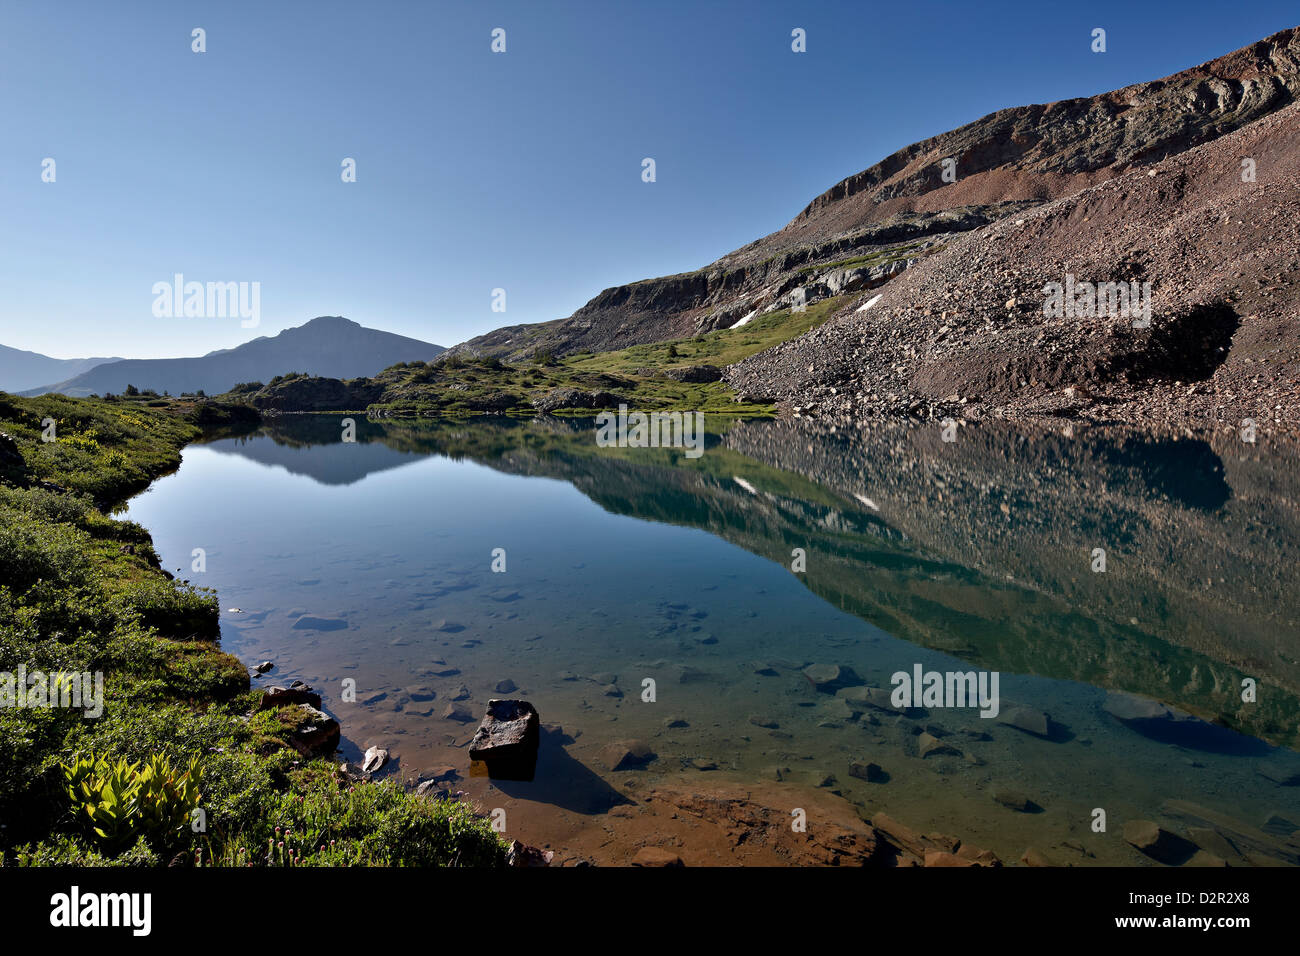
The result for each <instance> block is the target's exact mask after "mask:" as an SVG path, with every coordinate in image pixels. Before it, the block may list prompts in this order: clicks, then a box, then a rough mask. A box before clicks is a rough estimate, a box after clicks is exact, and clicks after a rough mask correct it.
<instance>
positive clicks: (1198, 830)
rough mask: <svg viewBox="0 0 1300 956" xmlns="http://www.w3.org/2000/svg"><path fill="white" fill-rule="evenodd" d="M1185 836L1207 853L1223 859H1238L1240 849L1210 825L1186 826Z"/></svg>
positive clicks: (1239, 857)
mask: <svg viewBox="0 0 1300 956" xmlns="http://www.w3.org/2000/svg"><path fill="white" fill-rule="evenodd" d="M1187 838H1188V839H1189V840H1191V841H1192V842H1193V843H1195V844H1196V845H1197V846H1198V847H1200V848H1201V849H1202V850H1205V851H1206V852H1207V853H1213V854H1214V855H1215V856H1217V857H1219V858H1220V859H1223V860H1240V859H1241V851H1240V850H1238V849H1237V847H1236V845H1235V844H1233V842H1232V841H1231V840H1229V839H1228V838H1227V837H1225V836H1224V835H1223V834H1222V833H1220V832H1219V831H1218V830H1215V829H1214V828H1212V827H1188V828H1187Z"/></svg>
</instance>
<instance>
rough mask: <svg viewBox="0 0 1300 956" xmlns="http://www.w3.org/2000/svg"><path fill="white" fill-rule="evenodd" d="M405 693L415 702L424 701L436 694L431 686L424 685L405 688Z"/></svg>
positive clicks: (431, 698)
mask: <svg viewBox="0 0 1300 956" xmlns="http://www.w3.org/2000/svg"><path fill="white" fill-rule="evenodd" d="M406 694H407V696H408V697H410V698H411V700H413V701H416V702H417V703H424V702H426V701H430V700H433V699H434V698H435V697H437V696H438V695H437V693H436V692H435V691H434V690H433V688H431V687H424V686H422V685H417V686H415V687H408V688H406Z"/></svg>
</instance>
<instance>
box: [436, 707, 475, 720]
mask: <svg viewBox="0 0 1300 956" xmlns="http://www.w3.org/2000/svg"><path fill="white" fill-rule="evenodd" d="M442 716H443V718H444V719H445V720H458V721H460V722H461V723H462V724H467V723H469V722H470V721H471V720H473V719H474V714H473V712H472V711H471V710H470V709H469V708H468V707H466V706H465V705H464V704H448V705H447V708H446V709H445V710H444V711H443V712H442Z"/></svg>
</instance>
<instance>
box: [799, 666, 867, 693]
mask: <svg viewBox="0 0 1300 956" xmlns="http://www.w3.org/2000/svg"><path fill="white" fill-rule="evenodd" d="M803 676H804V677H806V678H807V679H808V683H810V684H812V685H813V687H814V688H816V689H817V690H818V691H819V692H820V693H823V694H834V693H835V692H836V691H839V690H842V689H844V688H845V687H852V686H854V685H857V684H861V683H862V679H861V678H860V677H858V675H857V674H855V673H854V672H853V668H851V667H841V666H840V665H839V664H811V665H809V666H808V667H805V668H804V670H803Z"/></svg>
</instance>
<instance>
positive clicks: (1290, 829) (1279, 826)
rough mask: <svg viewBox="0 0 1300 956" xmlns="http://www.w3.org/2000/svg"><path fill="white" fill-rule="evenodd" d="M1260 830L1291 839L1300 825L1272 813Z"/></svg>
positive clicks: (1299, 828)
mask: <svg viewBox="0 0 1300 956" xmlns="http://www.w3.org/2000/svg"><path fill="white" fill-rule="evenodd" d="M1260 829H1261V830H1263V831H1264V832H1265V833H1273V834H1276V835H1277V836H1282V837H1289V836H1291V834H1293V833H1295V832H1296V831H1297V830H1300V823H1296V822H1295V821H1294V820H1291V819H1290V818H1288V817H1284V816H1282V814H1280V813H1270V814H1269V815H1268V819H1267V820H1265V821H1264V825H1263V826H1261V827H1260ZM1205 849H1207V850H1208V849H1210V848H1209V847H1205ZM1219 856H1223V854H1222V853H1220V854H1219Z"/></svg>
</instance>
